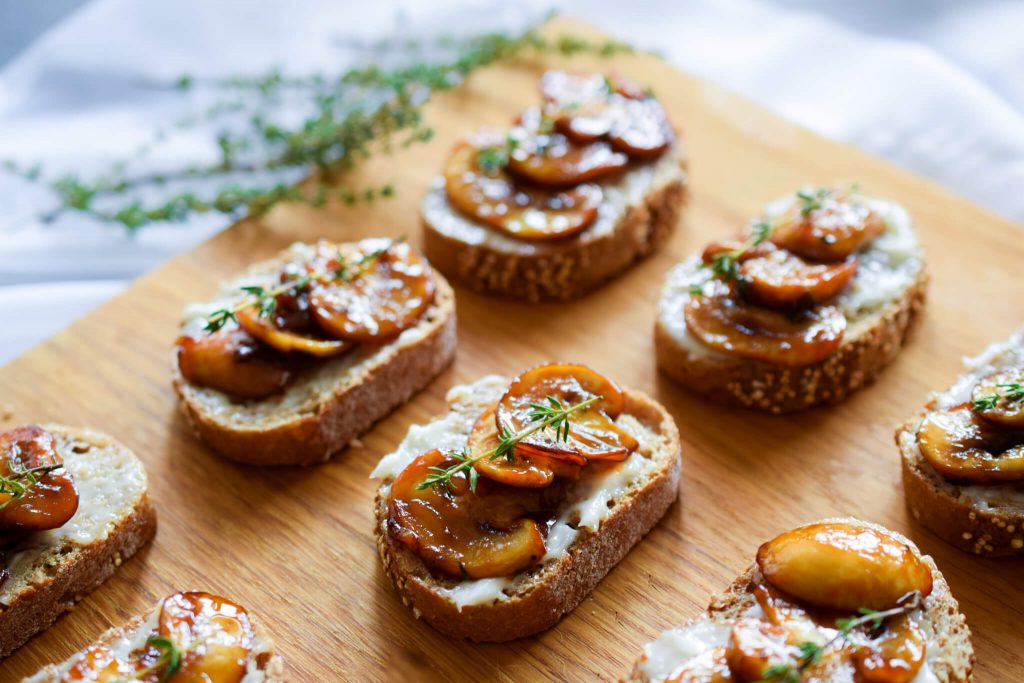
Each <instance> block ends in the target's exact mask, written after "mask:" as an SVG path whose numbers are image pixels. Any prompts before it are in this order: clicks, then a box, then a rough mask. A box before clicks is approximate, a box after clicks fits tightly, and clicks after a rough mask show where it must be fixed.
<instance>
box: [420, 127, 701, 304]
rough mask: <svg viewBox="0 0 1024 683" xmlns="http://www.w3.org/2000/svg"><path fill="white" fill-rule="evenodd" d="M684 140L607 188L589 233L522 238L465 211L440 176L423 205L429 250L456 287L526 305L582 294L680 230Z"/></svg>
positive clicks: (628, 172)
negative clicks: (451, 199) (452, 201)
mask: <svg viewBox="0 0 1024 683" xmlns="http://www.w3.org/2000/svg"><path fill="white" fill-rule="evenodd" d="M686 186H687V174H686V161H685V155H684V152H683V149H682V143H681V142H680V141H677V142H676V144H675V146H674V147H673V148H672V149H671V150H669V151H668V152H666V153H665V154H664V155H662V156H661V157H659V159H658V160H656V161H653V162H648V163H645V164H641V165H639V166H635V167H630V168H629V169H628V170H626V171H625V172H623V173H622V174H621V175H620V176H619V177H618V178H617V179H615V180H614V181H611V182H607V183H602V187H603V188H604V191H605V198H604V201H603V203H602V205H601V208H600V210H599V213H598V218H597V220H596V221H595V222H594V224H592V225H591V226H589V227H588V228H586V229H585V230H583V232H581V233H579V234H578V235H574V236H572V237H568V238H565V239H559V240H549V241H539V240H534V241H526V240H518V239H515V238H513V237H510V236H508V235H504V234H502V233H500V232H499V231H497V230H495V229H493V228H489V227H487V226H484V225H481V224H479V223H476V222H474V221H473V220H471V219H469V218H466V217H465V216H463V215H462V214H460V213H459V212H458V211H457V210H456V209H455V208H454V207H452V206H451V204H450V203H449V202H448V199H447V197H446V196H445V190H444V179H443V178H438V179H437V180H436V181H435V184H434V187H433V188H432V189H431V190H430V192H429V193H428V194H427V196H426V199H424V201H423V206H422V209H421V212H420V215H421V218H422V220H423V228H424V233H423V234H424V251H425V253H426V255H427V258H428V259H430V262H431V263H432V264H434V267H435V268H437V269H438V270H440V271H441V272H442V273H444V274H445V275H447V276H448V277H449V278H451V279H452V280H453V281H454V282H457V283H459V284H461V285H464V286H466V287H468V288H469V289H472V290H474V291H477V292H481V293H484V294H498V295H503V296H507V297H511V298H515V299H525V300H527V301H546V300H565V299H573V298H577V297H580V296H582V295H584V294H586V293H587V292H589V291H591V290H593V289H595V288H596V287H598V286H599V285H600V284H602V283H603V282H605V281H606V280H609V279H611V278H612V277H614V276H616V275H618V274H619V273H621V272H622V271H624V270H625V269H626V268H628V267H629V266H631V265H632V264H633V263H635V262H636V261H637V260H639V259H641V258H643V257H645V256H647V255H649V254H650V253H652V252H653V251H654V250H656V249H658V248H659V247H660V246H661V245H662V244H663V243H664V242H665V241H666V240H667V239H668V237H669V236H670V235H671V234H672V232H673V231H674V230H675V227H676V224H678V222H679V217H680V215H681V213H682V208H683V204H684V200H685V197H686Z"/></svg>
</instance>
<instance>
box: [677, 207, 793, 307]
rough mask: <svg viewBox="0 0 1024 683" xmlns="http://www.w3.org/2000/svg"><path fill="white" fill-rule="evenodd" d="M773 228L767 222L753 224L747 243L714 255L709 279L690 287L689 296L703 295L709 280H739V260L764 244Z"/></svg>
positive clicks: (773, 226)
mask: <svg viewBox="0 0 1024 683" xmlns="http://www.w3.org/2000/svg"><path fill="white" fill-rule="evenodd" d="M775 227H776V226H775V224H774V223H769V222H767V221H758V222H756V223H754V224H753V225H752V226H751V228H750V236H749V237H747V241H746V242H744V243H743V246H741V247H740V248H739V249H733V250H732V251H726V252H722V253H721V254H715V255H714V256H713V257H712V259H711V277H710V278H708V280H705V281H704V282H701V283H694V284H692V285H690V294H693V295H695V296H699V295H701V294H703V293H704V285H706V284H707V283H708V281H709V280H720V281H722V282H732V281H733V280H737V279H739V275H740V259H741V258H743V256H744V255H745V254H746V253H747V252H749V251H750V250H752V249H756V248H757V247H759V246H761V245H762V244H764V242H765V241H766V240H767V239H768V238H769V237H771V234H772V231H773V230H774V229H775Z"/></svg>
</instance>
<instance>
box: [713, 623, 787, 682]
mask: <svg viewBox="0 0 1024 683" xmlns="http://www.w3.org/2000/svg"><path fill="white" fill-rule="evenodd" d="M788 637H789V628H787V627H786V626H784V625H780V624H769V623H768V622H765V621H760V620H759V619H750V618H742V617H741V618H740V619H737V620H736V621H735V622H733V625H732V629H730V631H729V642H728V644H727V645H726V650H725V656H726V660H727V661H728V662H729V670H730V671H731V672H732V674H733V675H734V676H735V677H736V678H738V679H739V680H741V681H762V680H764V679H765V677H766V674H767V672H769V671H770V670H771V669H772V668H773V667H774V668H776V669H777V668H778V667H786V666H792V665H793V664H794V663H795V662H798V661H799V660H800V649H799V648H798V647H795V646H793V645H790V644H789V643H788V642H787V638H788Z"/></svg>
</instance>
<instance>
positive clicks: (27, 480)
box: [0, 465, 64, 510]
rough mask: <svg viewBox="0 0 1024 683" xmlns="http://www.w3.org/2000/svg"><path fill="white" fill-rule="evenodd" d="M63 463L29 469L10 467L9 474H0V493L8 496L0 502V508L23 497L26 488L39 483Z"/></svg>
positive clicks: (26, 490) (26, 491)
mask: <svg viewBox="0 0 1024 683" xmlns="http://www.w3.org/2000/svg"><path fill="white" fill-rule="evenodd" d="M62 467H64V465H40V466H39V467H31V468H29V469H21V468H20V467H19V468H18V469H12V471H11V473H10V474H9V475H6V476H4V475H0V495H7V496H10V497H9V498H8V499H7V500H5V501H3V502H2V503H0V510H3V509H4V508H5V507H7V506H8V505H10V504H11V503H13V502H15V501H16V500H19V499H20V498H24V497H25V494H26V493H28V490H29V489H30V488H32V487H33V486H35V485H36V484H38V483H39V481H40V480H41V479H42V478H43V477H45V476H46V475H47V474H49V473H50V472H53V471H54V470H59V469H60V468H62Z"/></svg>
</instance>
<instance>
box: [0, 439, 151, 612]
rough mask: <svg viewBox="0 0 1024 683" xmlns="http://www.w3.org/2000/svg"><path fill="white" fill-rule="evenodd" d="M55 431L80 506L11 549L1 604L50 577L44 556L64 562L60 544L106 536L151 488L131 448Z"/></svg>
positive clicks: (85, 542) (0, 589)
mask: <svg viewBox="0 0 1024 683" xmlns="http://www.w3.org/2000/svg"><path fill="white" fill-rule="evenodd" d="M54 436H55V437H56V440H57V451H58V453H60V456H61V457H62V458H63V459H64V466H65V467H66V468H67V469H68V471H69V472H70V473H71V475H72V476H73V477H74V480H75V486H76V487H77V488H78V496H79V503H78V510H77V511H76V512H75V515H74V516H73V517H72V518H71V519H70V520H68V522H67V523H66V524H64V526H62V527H59V528H57V529H51V530H50V531H43V532H39V533H36V534H33V535H31V536H30V537H28V538H27V539H25V541H23V542H22V543H21V544H19V545H18V546H16V547H15V550H14V551H13V552H10V553H9V554H8V557H7V565H8V570H9V571H10V578H9V579H8V580H7V581H6V582H4V584H3V585H2V586H0V605H2V604H10V602H11V600H13V598H14V597H15V596H16V595H17V594H18V593H19V592H20V591H21V590H23V589H24V588H25V587H26V586H28V585H30V584H32V583H33V582H34V581H36V580H39V579H45V578H47V575H46V574H45V573H40V572H38V571H36V570H37V569H38V567H37V565H38V563H39V562H40V561H43V560H45V561H46V562H53V563H58V562H59V561H60V560H61V557H60V556H58V555H55V554H54V551H55V550H57V549H59V548H62V547H66V546H76V545H77V546H86V545H90V544H91V543H94V542H96V541H103V540H105V539H106V538H107V536H108V535H109V534H110V533H111V532H112V531H113V530H114V529H115V528H116V527H117V525H118V524H119V523H120V522H121V521H122V520H123V519H125V518H126V517H127V516H128V515H130V514H131V512H132V510H133V509H134V508H135V506H136V504H137V503H138V501H139V499H140V498H141V497H142V495H143V494H144V493H145V492H146V487H147V482H146V471H145V469H144V468H143V466H142V463H141V462H140V461H139V460H138V458H136V457H135V456H134V455H132V454H131V453H130V452H128V451H127V450H126V449H121V448H112V449H106V448H97V447H95V446H92V445H91V444H90V443H88V442H87V441H84V440H81V441H80V440H78V439H75V438H72V437H69V436H67V435H64V434H62V433H60V432H56V433H55V434H54ZM48 555H52V557H47V556H48Z"/></svg>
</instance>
